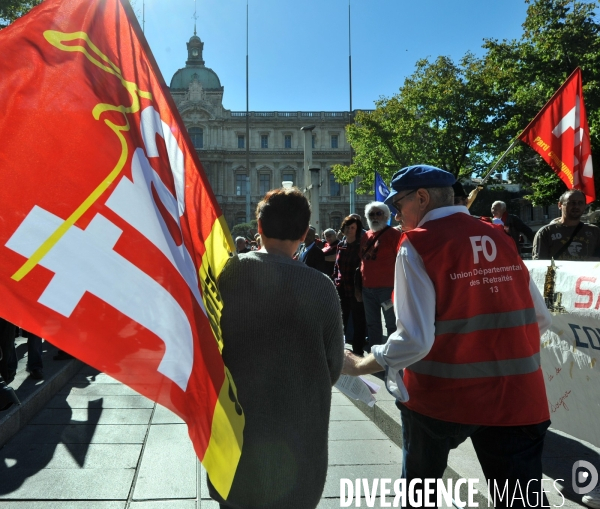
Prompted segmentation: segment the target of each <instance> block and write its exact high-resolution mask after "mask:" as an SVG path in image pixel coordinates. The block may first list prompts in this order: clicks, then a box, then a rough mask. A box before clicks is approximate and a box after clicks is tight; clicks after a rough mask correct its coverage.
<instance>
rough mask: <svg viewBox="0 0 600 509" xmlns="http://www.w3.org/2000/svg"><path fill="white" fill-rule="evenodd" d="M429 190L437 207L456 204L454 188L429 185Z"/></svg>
mask: <svg viewBox="0 0 600 509" xmlns="http://www.w3.org/2000/svg"><path fill="white" fill-rule="evenodd" d="M426 190H427V192H428V193H429V196H430V197H431V201H432V202H433V205H434V206H435V207H449V206H451V205H454V189H452V187H451V186H449V187H428V188H427V189H426Z"/></svg>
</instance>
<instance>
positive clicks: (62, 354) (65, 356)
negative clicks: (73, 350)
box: [52, 350, 73, 361]
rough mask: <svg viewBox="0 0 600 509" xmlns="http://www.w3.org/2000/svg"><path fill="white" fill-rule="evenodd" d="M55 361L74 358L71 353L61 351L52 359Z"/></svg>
mask: <svg viewBox="0 0 600 509" xmlns="http://www.w3.org/2000/svg"><path fill="white" fill-rule="evenodd" d="M52 358H53V359H54V360H55V361H66V360H67V359H72V358H73V356H72V355H71V354H70V353H67V352H63V351H62V350H59V351H58V353H57V354H56V355H54V356H53V357H52Z"/></svg>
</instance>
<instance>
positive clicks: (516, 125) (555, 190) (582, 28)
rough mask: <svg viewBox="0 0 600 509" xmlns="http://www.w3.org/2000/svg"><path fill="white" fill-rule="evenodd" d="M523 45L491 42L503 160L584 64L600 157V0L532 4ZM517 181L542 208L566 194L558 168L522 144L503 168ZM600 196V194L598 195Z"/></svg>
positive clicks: (595, 151)
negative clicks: (514, 140) (599, 15)
mask: <svg viewBox="0 0 600 509" xmlns="http://www.w3.org/2000/svg"><path fill="white" fill-rule="evenodd" d="M527 3H528V4H529V7H528V9H527V17H526V19H525V22H524V23H523V35H522V37H521V39H520V40H519V41H514V40H513V41H502V42H498V41H496V40H487V41H486V42H485V44H484V48H486V49H487V54H486V58H485V60H486V66H487V67H488V68H489V71H488V75H490V74H493V75H494V76H495V77H496V79H495V81H494V83H493V84H492V85H491V86H492V87H493V92H494V94H495V95H496V97H497V99H498V102H497V107H496V109H495V111H494V115H493V124H494V133H495V135H496V138H497V140H498V143H497V145H496V146H495V148H494V153H495V155H496V156H498V155H499V154H500V153H502V152H503V151H504V150H505V149H506V148H507V147H508V146H509V144H510V141H511V139H512V138H514V137H515V136H517V135H518V134H519V133H521V131H522V130H523V129H524V128H525V127H526V126H527V124H528V123H529V122H530V121H531V120H532V119H533V118H534V117H535V115H536V114H537V113H538V112H539V111H540V110H541V108H542V107H543V106H544V104H545V103H546V102H547V101H548V100H549V99H550V97H552V94H554V92H555V91H556V90H557V89H558V88H559V87H560V85H561V84H562V83H563V82H564V81H565V80H566V79H567V77H568V76H569V75H570V74H571V73H572V72H573V71H574V70H575V69H576V68H577V67H578V66H579V67H581V70H582V75H583V85H584V86H583V91H584V92H583V93H584V99H585V106H586V110H587V115H588V123H589V125H590V137H591V144H592V154H600V132H599V131H600V37H599V35H600V24H599V23H598V21H597V20H596V15H595V12H594V9H595V8H596V7H597V4H596V3H595V2H593V3H590V2H577V1H575V2H573V1H572V0H527ZM502 169H503V170H505V171H508V172H509V175H510V178H511V180H513V181H515V182H518V183H520V184H522V185H524V186H525V187H526V188H529V189H531V192H530V195H529V198H530V199H531V200H532V201H533V202H534V203H536V204H549V203H555V202H556V200H557V198H558V196H559V195H560V194H561V193H562V192H563V191H564V190H565V185H564V184H563V183H562V181H560V180H559V179H558V177H557V176H556V174H555V173H554V172H553V170H552V168H550V166H549V165H548V164H547V163H546V162H545V161H544V160H543V159H542V158H541V157H540V156H538V155H537V153H536V152H535V151H533V150H532V149H531V148H529V147H528V146H527V145H525V144H524V143H519V144H518V145H517V146H516V147H515V149H514V150H513V151H512V152H511V154H510V157H509V158H507V160H506V161H505V162H504V164H503V168H502ZM596 184H597V185H599V184H600V182H599V181H598V179H596ZM597 194H598V196H600V194H599V193H598V191H597Z"/></svg>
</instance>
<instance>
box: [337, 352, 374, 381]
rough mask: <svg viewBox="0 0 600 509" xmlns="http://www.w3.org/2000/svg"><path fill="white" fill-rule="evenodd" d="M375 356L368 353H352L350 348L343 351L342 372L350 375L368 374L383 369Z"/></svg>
mask: <svg viewBox="0 0 600 509" xmlns="http://www.w3.org/2000/svg"><path fill="white" fill-rule="evenodd" d="M383 369H384V368H382V367H381V366H380V365H379V364H378V363H377V361H376V360H375V356H374V355H373V354H372V353H370V354H369V355H367V356H366V357H359V356H358V355H354V354H353V353H352V352H351V351H350V350H345V351H344V365H343V366H342V374H344V375H350V376H359V375H370V374H371V373H377V372H379V371H383Z"/></svg>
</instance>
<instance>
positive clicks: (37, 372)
mask: <svg viewBox="0 0 600 509" xmlns="http://www.w3.org/2000/svg"><path fill="white" fill-rule="evenodd" d="M25 370H26V371H27V373H29V376H30V377H31V378H33V379H34V380H43V379H44V372H43V371H42V370H41V369H37V368H36V369H29V368H25Z"/></svg>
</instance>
